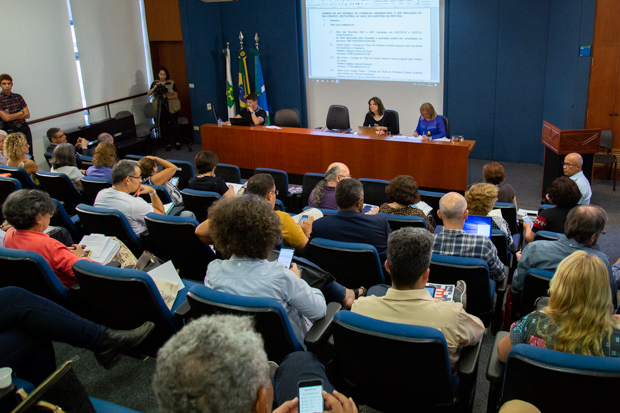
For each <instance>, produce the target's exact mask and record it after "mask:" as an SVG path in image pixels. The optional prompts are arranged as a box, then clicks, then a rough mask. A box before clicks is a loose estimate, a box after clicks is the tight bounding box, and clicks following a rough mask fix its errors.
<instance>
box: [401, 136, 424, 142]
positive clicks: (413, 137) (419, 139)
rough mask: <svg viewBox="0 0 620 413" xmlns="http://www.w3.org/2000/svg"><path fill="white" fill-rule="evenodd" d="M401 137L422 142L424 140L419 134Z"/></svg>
mask: <svg viewBox="0 0 620 413" xmlns="http://www.w3.org/2000/svg"><path fill="white" fill-rule="evenodd" d="M403 138H407V139H409V140H410V141H412V142H422V141H423V140H424V138H422V137H420V136H403Z"/></svg>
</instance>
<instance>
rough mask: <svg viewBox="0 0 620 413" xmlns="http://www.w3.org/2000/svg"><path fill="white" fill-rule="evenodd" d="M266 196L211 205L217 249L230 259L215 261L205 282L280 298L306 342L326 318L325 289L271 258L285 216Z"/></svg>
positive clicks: (293, 267) (223, 288) (222, 288)
mask: <svg viewBox="0 0 620 413" xmlns="http://www.w3.org/2000/svg"><path fill="white" fill-rule="evenodd" d="M272 209H273V208H272V206H271V204H269V202H267V201H266V200H264V199H262V198H260V197H258V196H255V195H247V196H242V197H232V198H224V199H222V200H220V201H218V202H217V203H215V204H213V206H212V207H211V208H210V209H209V230H210V233H211V237H212V239H213V242H214V245H215V248H216V250H217V251H218V252H220V253H221V254H222V255H223V256H224V257H229V258H228V259H226V260H215V261H212V262H211V263H210V264H209V267H208V268H207V275H206V277H205V285H206V286H207V287H210V288H213V289H215V290H218V291H223V292H226V293H230V294H237V295H243V296H248V297H267V298H273V299H274V300H277V301H278V302H279V303H280V304H282V306H283V307H284V309H285V310H286V313H287V314H288V317H289V320H290V321H291V325H292V327H293V331H294V332H295V336H296V337H297V339H298V340H299V342H300V343H303V340H304V336H305V335H306V333H307V332H308V330H309V329H310V327H312V324H313V322H314V321H315V320H318V319H319V318H321V317H323V316H325V311H326V304H325V298H324V297H323V293H321V291H319V290H318V289H316V288H312V287H310V286H309V285H308V284H307V283H306V282H305V281H303V280H302V279H301V278H300V277H301V275H300V273H299V269H298V268H297V265H295V264H294V263H293V264H291V268H290V269H288V268H286V267H284V266H283V265H282V264H280V263H279V262H270V261H267V256H268V255H269V252H270V251H271V250H272V249H273V247H274V245H276V244H277V243H279V242H280V239H281V237H282V233H281V231H280V219H279V218H278V216H277V215H276V214H274V213H273V210H272Z"/></svg>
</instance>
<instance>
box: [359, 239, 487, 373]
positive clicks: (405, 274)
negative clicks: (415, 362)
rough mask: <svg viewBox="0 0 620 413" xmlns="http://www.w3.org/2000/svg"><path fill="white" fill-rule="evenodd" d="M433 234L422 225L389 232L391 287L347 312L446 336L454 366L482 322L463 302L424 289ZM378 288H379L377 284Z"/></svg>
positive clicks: (370, 293) (480, 333)
mask: <svg viewBox="0 0 620 413" xmlns="http://www.w3.org/2000/svg"><path fill="white" fill-rule="evenodd" d="M432 246H433V235H432V234H431V233H429V232H428V231H426V230H424V229H422V228H401V229H399V230H398V231H395V232H393V233H392V235H390V238H389V241H388V255H387V261H386V262H385V269H386V270H387V271H388V272H389V273H390V275H391V276H392V287H391V288H389V289H388V290H387V292H386V293H385V296H382V297H377V296H375V295H373V293H374V291H375V287H373V288H371V289H370V290H369V291H368V296H367V297H360V298H359V299H357V300H356V301H355V302H354V303H353V307H352V308H351V311H352V312H354V313H358V314H361V315H364V316H367V317H372V318H376V319H378V320H382V321H388V322H391V323H401V324H412V325H418V326H426V327H434V328H437V329H438V330H440V331H441V332H442V333H443V335H444V336H445V337H446V342H447V344H448V352H449V353H450V364H451V366H452V368H453V369H454V367H455V366H456V362H457V361H458V359H459V355H460V352H461V346H470V345H473V344H476V343H477V342H478V341H480V340H481V339H482V336H483V335H484V324H483V323H482V321H480V319H479V318H478V317H476V316H473V315H470V314H467V313H466V312H465V310H464V309H463V304H461V303H456V302H448V301H441V300H436V299H434V298H432V297H431V295H430V294H429V292H428V291H427V290H425V289H424V286H425V285H426V283H427V282H428V277H429V274H430V268H429V266H430V263H431V255H432V250H431V249H432ZM377 287H379V288H378V289H381V286H377Z"/></svg>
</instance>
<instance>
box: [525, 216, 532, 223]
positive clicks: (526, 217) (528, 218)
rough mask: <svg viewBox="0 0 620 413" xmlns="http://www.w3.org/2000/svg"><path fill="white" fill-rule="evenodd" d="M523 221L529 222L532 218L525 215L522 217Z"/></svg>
mask: <svg viewBox="0 0 620 413" xmlns="http://www.w3.org/2000/svg"><path fill="white" fill-rule="evenodd" d="M523 222H527V223H530V222H532V218H530V217H528V216H527V215H526V216H524V217H523Z"/></svg>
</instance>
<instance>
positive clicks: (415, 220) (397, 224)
mask: <svg viewBox="0 0 620 413" xmlns="http://www.w3.org/2000/svg"><path fill="white" fill-rule="evenodd" d="M377 215H383V216H384V217H386V218H387V220H388V223H389V224H390V228H391V229H392V231H396V230H399V229H401V228H404V227H413V228H424V229H428V227H427V225H426V220H425V219H424V218H422V217H418V216H406V215H392V214H384V213H382V212H379V213H377Z"/></svg>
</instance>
